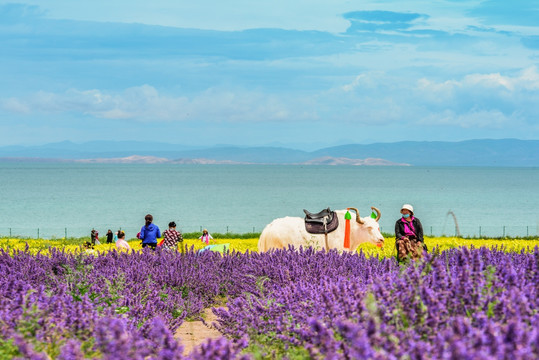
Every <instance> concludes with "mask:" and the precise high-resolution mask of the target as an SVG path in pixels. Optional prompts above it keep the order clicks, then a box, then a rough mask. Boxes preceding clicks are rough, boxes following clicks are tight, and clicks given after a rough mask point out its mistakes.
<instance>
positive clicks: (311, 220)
mask: <svg viewBox="0 0 539 360" xmlns="http://www.w3.org/2000/svg"><path fill="white" fill-rule="evenodd" d="M303 212H304V213H305V229H306V230H307V232H308V233H311V234H326V235H327V234H328V233H330V232H332V231H334V230H335V229H337V228H338V227H339V219H338V218H337V214H336V213H335V211H331V210H330V209H329V208H327V209H324V210H322V211H320V212H319V213H316V214H313V213H310V212H309V211H307V210H305V209H303Z"/></svg>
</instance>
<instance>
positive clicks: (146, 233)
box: [140, 214, 161, 250]
mask: <svg viewBox="0 0 539 360" xmlns="http://www.w3.org/2000/svg"><path fill="white" fill-rule="evenodd" d="M144 220H146V225H144V226H143V227H142V228H141V229H140V240H142V247H143V248H145V247H146V246H149V247H151V248H152V249H153V250H155V248H156V247H157V238H159V237H161V231H160V230H159V227H158V226H157V225H155V224H153V223H152V222H153V216H152V215H150V214H148V215H146V216H145V217H144Z"/></svg>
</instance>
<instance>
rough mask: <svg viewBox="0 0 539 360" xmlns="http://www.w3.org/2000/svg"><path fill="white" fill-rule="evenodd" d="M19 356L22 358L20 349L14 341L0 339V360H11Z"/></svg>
mask: <svg viewBox="0 0 539 360" xmlns="http://www.w3.org/2000/svg"><path fill="white" fill-rule="evenodd" d="M17 356H21V353H20V352H19V348H18V347H17V345H15V344H14V343H13V339H9V340H7V341H6V340H4V339H0V360H11V359H13V358H15V357H17Z"/></svg>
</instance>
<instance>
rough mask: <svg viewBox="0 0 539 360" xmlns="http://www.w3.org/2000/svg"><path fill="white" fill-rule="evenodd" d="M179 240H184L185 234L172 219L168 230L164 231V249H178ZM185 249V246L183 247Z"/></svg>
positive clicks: (180, 241)
mask: <svg viewBox="0 0 539 360" xmlns="http://www.w3.org/2000/svg"><path fill="white" fill-rule="evenodd" d="M178 242H179V243H180V245H181V243H182V242H183V235H182V233H181V232H179V231H177V230H176V223H175V222H174V221H171V222H170V223H169V224H168V230H165V231H164V232H163V249H168V250H176V249H178ZM182 251H183V247H182Z"/></svg>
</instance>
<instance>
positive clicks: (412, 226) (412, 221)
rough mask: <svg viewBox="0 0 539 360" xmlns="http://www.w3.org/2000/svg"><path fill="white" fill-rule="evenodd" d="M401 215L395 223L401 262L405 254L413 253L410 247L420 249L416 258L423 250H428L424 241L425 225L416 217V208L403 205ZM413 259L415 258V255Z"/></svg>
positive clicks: (398, 257) (398, 254) (398, 253)
mask: <svg viewBox="0 0 539 360" xmlns="http://www.w3.org/2000/svg"><path fill="white" fill-rule="evenodd" d="M401 215H402V216H401V218H400V219H399V220H397V222H396V223H395V240H396V244H395V245H396V247H397V260H399V261H401V260H403V256H402V255H403V254H404V255H405V256H406V254H408V253H409V252H410V251H411V248H410V247H415V248H416V249H419V250H418V252H419V253H418V254H415V255H416V256H415V257H419V256H421V252H422V250H425V251H426V250H427V246H426V245H425V240H424V239H423V225H421V221H419V219H418V218H416V217H415V216H414V207H413V206H412V205H410V204H404V205H402V207H401ZM404 247H406V249H405V248H404ZM412 257H414V254H413V253H412Z"/></svg>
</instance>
